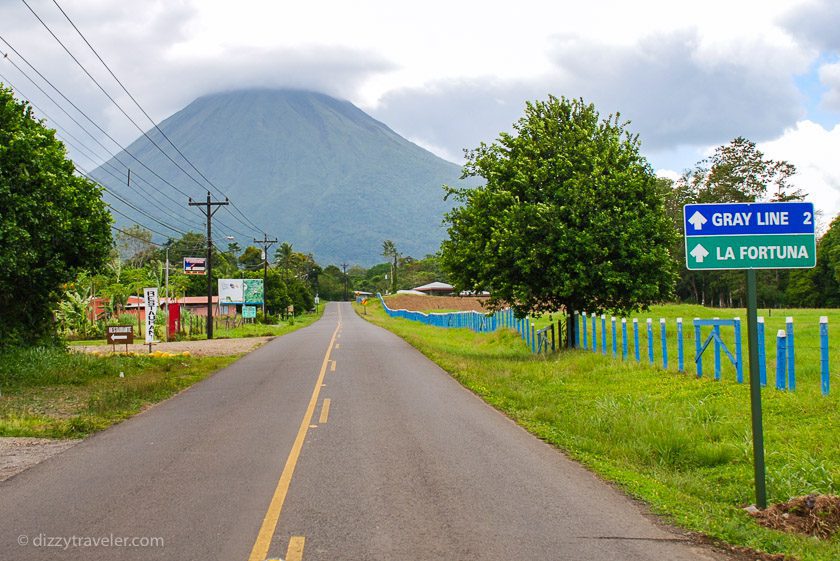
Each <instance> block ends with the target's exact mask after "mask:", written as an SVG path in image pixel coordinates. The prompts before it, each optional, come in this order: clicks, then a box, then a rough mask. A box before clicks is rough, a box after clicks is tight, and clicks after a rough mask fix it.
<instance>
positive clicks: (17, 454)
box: [0, 437, 81, 481]
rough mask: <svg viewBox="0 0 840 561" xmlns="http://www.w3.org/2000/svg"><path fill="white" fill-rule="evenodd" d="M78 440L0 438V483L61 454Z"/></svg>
mask: <svg viewBox="0 0 840 561" xmlns="http://www.w3.org/2000/svg"><path fill="white" fill-rule="evenodd" d="M79 442H81V441H80V440H52V439H49V438H15V437H7V438H0V481H4V480H6V479H8V478H10V477H11V476H13V475H15V474H16V473H20V472H21V471H23V470H25V469H27V468H30V467H32V466H34V465H35V464H38V463H41V462H43V461H44V460H46V459H47V458H49V457H50V456H53V455H55V454H58V453H59V452H63V451H65V450H67V449H68V448H70V447H71V446H73V445H75V444H77V443H79Z"/></svg>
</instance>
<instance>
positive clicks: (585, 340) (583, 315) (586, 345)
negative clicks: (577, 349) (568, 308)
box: [580, 312, 589, 351]
mask: <svg viewBox="0 0 840 561" xmlns="http://www.w3.org/2000/svg"><path fill="white" fill-rule="evenodd" d="M580 315H581V323H582V324H583V336H582V338H583V350H584V351H585V350H586V349H588V348H589V335H587V332H586V312H581V314H580Z"/></svg>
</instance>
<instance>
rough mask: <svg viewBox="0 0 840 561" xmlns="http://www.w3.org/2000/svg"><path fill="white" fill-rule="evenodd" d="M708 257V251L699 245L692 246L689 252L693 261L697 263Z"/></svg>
mask: <svg viewBox="0 0 840 561" xmlns="http://www.w3.org/2000/svg"><path fill="white" fill-rule="evenodd" d="M708 255H709V250H707V249H706V248H705V247H703V246H702V245H700V244H697V245H696V246H694V249H692V250H691V256H692V257H694V259H696V260H697V262H698V263H702V262H703V259H705V258H706V257H708Z"/></svg>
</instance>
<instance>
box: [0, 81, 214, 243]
mask: <svg viewBox="0 0 840 561" xmlns="http://www.w3.org/2000/svg"><path fill="white" fill-rule="evenodd" d="M0 79H3V80H4V81H6V82H7V83H9V84H10V85H11V86H12V88H13V89H16V90H17V91H18V93H19V94H21V95H22V92H21V91H20V90H19V89H18V88H15V86H14V85H12V84H11V83H10V82H9V81H8V80H7V79H6V78H5V77H4V76H3V75H2V74H0ZM24 97H25V96H24ZM29 103H30V105H32V107H34V108H35V109H37V110H38V111H39V112H40V113H42V114H43V115H44V116H45V117H47V118H48V119H50V120H51V121H53V123H52V124H53V125H54V126H56V128H58V129H61V130H62V132H63V133H64V134H65V135H67V136H68V137H70V138H72V139H73V140H75V142H76V143H78V144H76V143H74V142H70V141H68V140H66V139H65V140H64V142H65V143H67V144H69V145H70V146H73V147H74V148H75V149H76V150H78V151H79V152H88V153H89V154H87V157H88V158H90V159H91V160H96V159H97V157H98V156H97V155H96V154H95V153H94V152H93V151H92V150H91V149H90V148H89V147H88V146H87V145H85V144H84V143H83V142H81V141H80V140H79V139H78V138H76V137H75V136H74V135H73V134H71V133H70V132H68V131H66V130H64V129H63V128H62V127H60V126H59V125H57V123H56V122H55V121H54V120H53V119H51V118H50V116H49V115H48V114H47V113H46V112H45V111H43V110H41V109H40V108H39V107H38V106H37V105H35V104H34V103H32V102H31V101H29ZM76 169H77V171H79V172H80V173H82V171H81V169H80V168H79V166H76ZM102 169H103V171H105V172H106V173H108V174H109V175H111V177H113V178H114V179H120V177H119V176H118V175H117V173H119V170H117V169H116V168H115V167H114V166H113V165H111V164H110V162H104V163H103V164H102ZM83 175H84V176H85V177H87V178H88V179H90V180H91V181H94V182H95V183H97V184H98V185H100V186H101V187H102V188H103V189H105V190H106V191H108V192H109V193H111V194H112V195H113V196H115V197H117V195H116V194H115V193H114V192H113V191H112V190H109V189H107V188H106V187H105V186H104V185H101V184H99V183H98V182H97V181H96V180H95V179H93V178H92V177H91V176H90V173H83ZM147 183H148V182H147ZM149 185H150V186H152V187H153V188H155V187H154V186H153V185H151V184H149ZM138 188H139V189H140V190H141V191H143V192H144V193H146V194H147V195H150V196H151V193H149V191H147V190H146V189H144V188H143V187H142V186H139V185H138ZM155 189H156V190H158V192H160V193H161V194H162V195H164V196H166V197H168V198H169V199H170V200H172V201H173V202H175V203H176V204H177V201H175V199H172V198H171V197H170V196H169V195H166V194H165V193H163V192H162V191H160V190H159V189H157V188H155ZM117 198H119V197H117ZM120 200H122V199H120ZM159 208H162V209H167V210H168V208H167V207H165V206H164V207H159ZM169 215H170V217H172V218H175V219H176V220H184V218H183V217H182V216H179V215H177V214H175V213H174V211H171V210H169ZM189 225H190V226H195V225H196V224H195V223H193V224H189ZM202 227H203V226H199V228H202Z"/></svg>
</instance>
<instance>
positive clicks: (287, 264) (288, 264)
mask: <svg viewBox="0 0 840 561" xmlns="http://www.w3.org/2000/svg"><path fill="white" fill-rule="evenodd" d="M294 255H295V250H294V249H293V248H292V244H290V243H289V242H283V243H281V244H280V245H279V246H278V247H277V251H276V252H275V253H274V260H275V261H276V262H277V264H278V266H280V268H281V269H283V270H284V271H289V270H291V268H292V261H293V260H294Z"/></svg>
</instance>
